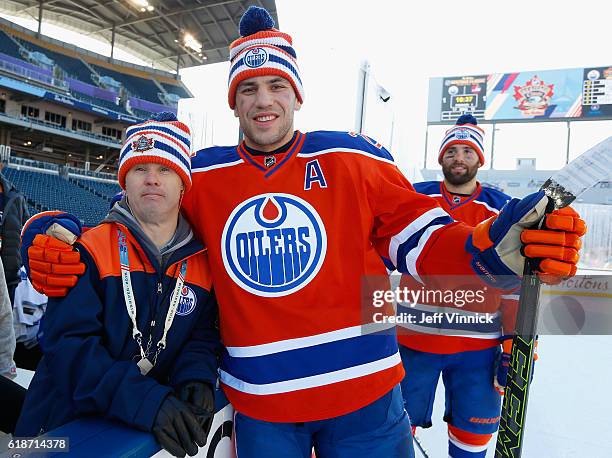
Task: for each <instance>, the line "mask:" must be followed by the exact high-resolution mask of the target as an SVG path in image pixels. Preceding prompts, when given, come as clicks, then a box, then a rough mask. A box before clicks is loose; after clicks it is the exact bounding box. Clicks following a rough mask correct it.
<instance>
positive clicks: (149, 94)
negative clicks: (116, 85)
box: [92, 65, 161, 103]
mask: <svg viewBox="0 0 612 458" xmlns="http://www.w3.org/2000/svg"><path fill="white" fill-rule="evenodd" d="M92 67H93V68H94V69H95V70H96V72H98V73H99V74H100V76H110V77H111V78H113V79H114V80H116V81H119V82H120V83H121V84H123V86H124V87H125V89H127V91H128V92H129V93H130V94H132V95H133V96H135V97H138V98H140V99H144V100H148V101H149V102H154V103H161V101H160V100H159V97H157V94H158V92H160V90H159V88H158V87H157V85H156V84H155V83H154V82H153V80H151V79H148V78H139V77H137V76H132V75H126V74H125V73H119V72H117V71H115V70H111V69H109V68H105V67H100V66H97V65H92Z"/></svg>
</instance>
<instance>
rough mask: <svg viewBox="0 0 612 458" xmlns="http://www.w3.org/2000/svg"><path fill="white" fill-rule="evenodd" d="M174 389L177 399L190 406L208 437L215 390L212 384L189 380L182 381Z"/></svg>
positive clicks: (213, 408) (213, 412) (213, 411)
mask: <svg viewBox="0 0 612 458" xmlns="http://www.w3.org/2000/svg"><path fill="white" fill-rule="evenodd" d="M176 391H177V394H178V397H179V399H180V400H181V401H183V402H184V403H186V404H187V405H188V406H189V407H190V408H191V410H192V412H193V413H194V415H195V416H196V418H197V420H198V423H199V424H200V426H201V427H202V429H203V430H204V433H205V437H208V433H209V432H210V427H211V426H212V420H213V417H214V416H215V392H214V391H213V388H212V386H211V385H210V384H209V383H205V382H197V381H191V382H185V383H182V384H181V385H179V386H178V388H177V390H176Z"/></svg>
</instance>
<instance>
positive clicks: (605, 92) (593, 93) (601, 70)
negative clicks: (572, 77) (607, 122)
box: [582, 67, 612, 117]
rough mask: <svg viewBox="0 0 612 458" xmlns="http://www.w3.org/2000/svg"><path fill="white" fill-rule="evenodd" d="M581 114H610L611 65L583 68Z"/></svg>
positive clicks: (591, 115) (611, 96)
mask: <svg viewBox="0 0 612 458" xmlns="http://www.w3.org/2000/svg"><path fill="white" fill-rule="evenodd" d="M582 115H583V116H585V117H594V116H612V67H595V68H585V69H584V80H583V82H582Z"/></svg>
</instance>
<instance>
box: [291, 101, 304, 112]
mask: <svg viewBox="0 0 612 458" xmlns="http://www.w3.org/2000/svg"><path fill="white" fill-rule="evenodd" d="M300 108H302V104H301V103H300V102H298V101H297V100H296V101H295V107H294V108H293V110H294V111H300Z"/></svg>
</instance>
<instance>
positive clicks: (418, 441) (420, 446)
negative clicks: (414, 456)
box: [412, 434, 429, 458]
mask: <svg viewBox="0 0 612 458" xmlns="http://www.w3.org/2000/svg"><path fill="white" fill-rule="evenodd" d="M412 439H413V440H414V443H415V444H416V447H417V448H418V449H419V452H421V454H422V455H423V458H429V454H428V453H427V451H426V450H425V447H423V443H422V442H421V439H419V438H418V437H417V435H416V434H413V435H412Z"/></svg>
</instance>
